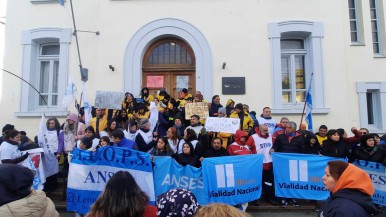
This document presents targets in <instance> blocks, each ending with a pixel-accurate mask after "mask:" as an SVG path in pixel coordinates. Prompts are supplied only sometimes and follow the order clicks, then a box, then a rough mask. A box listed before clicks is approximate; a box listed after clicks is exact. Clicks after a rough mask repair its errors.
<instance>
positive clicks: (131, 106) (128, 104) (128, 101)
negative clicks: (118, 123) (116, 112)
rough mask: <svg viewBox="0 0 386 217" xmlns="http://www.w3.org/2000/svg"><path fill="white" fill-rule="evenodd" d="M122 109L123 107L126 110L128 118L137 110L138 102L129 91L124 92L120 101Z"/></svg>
mask: <svg viewBox="0 0 386 217" xmlns="http://www.w3.org/2000/svg"><path fill="white" fill-rule="evenodd" d="M122 109H125V110H126V111H127V115H128V117H129V118H132V117H133V115H134V114H135V113H136V112H137V110H138V104H137V101H136V100H135V98H134V96H133V94H131V93H129V92H127V93H125V98H124V99H123V101H122Z"/></svg>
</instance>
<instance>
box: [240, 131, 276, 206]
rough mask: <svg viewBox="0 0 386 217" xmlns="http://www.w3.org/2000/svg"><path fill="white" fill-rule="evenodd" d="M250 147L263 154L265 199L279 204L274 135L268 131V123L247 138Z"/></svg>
mask: <svg viewBox="0 0 386 217" xmlns="http://www.w3.org/2000/svg"><path fill="white" fill-rule="evenodd" d="M247 144H248V146H249V147H252V150H256V153H257V154H262V155H263V157H264V158H263V178H262V186H263V190H264V196H265V201H267V202H268V203H270V204H272V205H277V202H276V197H275V189H274V177H273V167H272V156H271V153H270V150H271V148H272V136H271V135H270V134H269V133H268V127H267V126H266V125H259V127H258V129H256V132H255V133H254V134H253V135H252V136H250V137H249V138H248V140H247Z"/></svg>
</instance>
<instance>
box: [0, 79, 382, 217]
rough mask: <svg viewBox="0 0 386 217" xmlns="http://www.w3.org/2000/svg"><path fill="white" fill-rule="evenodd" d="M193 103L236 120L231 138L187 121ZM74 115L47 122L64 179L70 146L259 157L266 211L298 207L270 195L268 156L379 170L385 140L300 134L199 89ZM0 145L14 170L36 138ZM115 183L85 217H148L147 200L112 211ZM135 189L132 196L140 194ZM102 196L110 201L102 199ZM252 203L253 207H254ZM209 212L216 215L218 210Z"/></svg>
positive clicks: (187, 160) (8, 138)
mask: <svg viewBox="0 0 386 217" xmlns="http://www.w3.org/2000/svg"><path fill="white" fill-rule="evenodd" d="M150 102H154V103H155V105H156V107H157V112H158V120H157V123H155V127H154V129H151V123H150V121H151V120H150V119H149V117H150V110H149V107H150ZM192 102H203V103H207V105H208V110H209V116H210V117H218V118H238V119H240V126H239V130H237V131H236V133H235V134H231V133H226V132H208V131H207V130H206V129H205V119H202V118H200V116H198V115H196V114H194V115H192V116H190V117H186V115H185V105H186V104H187V103H192ZM78 107H79V106H78ZM78 112H79V115H77V114H75V113H72V114H70V115H68V117H67V118H66V120H65V121H64V123H62V124H60V123H59V121H58V119H57V118H54V117H53V118H49V119H48V120H47V123H46V127H47V129H48V133H47V138H46V143H47V145H48V146H50V150H52V153H53V154H54V156H55V157H56V158H57V159H58V161H56V163H58V162H60V161H59V160H60V159H64V160H62V161H63V164H64V173H68V167H69V163H68V160H67V159H68V158H69V156H71V155H70V153H71V151H72V150H73V149H74V148H80V149H84V150H89V151H95V150H96V149H98V148H100V147H103V146H113V147H121V148H128V149H133V150H138V151H142V152H147V153H149V154H151V156H152V158H153V157H154V156H171V157H172V158H174V159H175V160H176V162H177V163H179V164H181V165H183V166H186V165H190V166H193V167H200V166H201V162H202V160H203V159H204V158H209V157H221V156H234V155H245V154H262V155H263V157H264V158H263V181H262V183H263V184H262V186H263V191H264V199H265V200H266V201H267V202H269V203H271V204H273V205H277V204H278V203H280V205H281V206H282V207H283V208H284V207H286V206H288V205H293V206H298V203H297V201H296V200H295V199H292V198H276V197H275V190H274V184H273V183H274V176H273V165H272V157H271V154H272V153H273V152H284V153H303V154H315V155H323V156H331V157H338V158H348V159H349V162H353V161H354V160H356V159H359V160H366V161H373V162H378V163H382V164H384V165H386V146H384V145H385V139H386V137H385V135H384V136H382V137H380V136H379V135H378V134H375V133H370V132H369V131H368V130H367V129H365V128H361V129H359V130H358V129H356V128H355V127H353V128H351V132H352V133H353V135H354V136H352V137H349V136H348V135H347V132H346V131H345V130H344V129H342V128H337V129H328V127H327V126H325V125H321V126H320V127H319V130H318V132H316V133H315V134H314V133H313V132H310V131H308V130H306V129H305V126H304V125H301V126H300V127H299V128H298V126H297V124H296V123H295V122H294V121H290V120H289V119H288V118H287V117H282V118H281V119H280V122H279V123H277V122H276V120H275V119H274V118H273V117H272V116H271V109H270V108H269V107H264V108H263V110H262V113H261V115H260V116H257V115H256V112H254V111H249V106H248V105H246V104H242V103H237V104H236V102H235V101H234V100H232V99H228V100H227V102H226V105H225V106H223V105H222V104H221V103H220V97H219V96H218V95H215V96H213V97H212V101H211V102H206V101H205V100H204V97H203V95H202V94H201V92H200V91H197V92H196V93H195V94H194V96H193V95H192V94H190V93H188V90H187V89H182V90H181V91H180V92H179V96H178V98H177V99H174V98H171V96H170V95H169V94H168V93H167V92H166V91H165V90H160V91H159V93H158V94H157V95H156V96H153V95H151V94H150V93H149V89H148V88H146V87H145V88H143V89H142V90H141V96H140V97H139V98H135V97H134V96H133V94H131V93H126V94H125V97H124V99H123V100H122V108H121V110H112V109H105V108H95V109H93V111H92V114H93V118H92V119H91V120H89V121H88V123H86V122H85V116H84V110H83V109H82V108H79V109H78ZM0 141H1V143H0V144H1V145H0V160H1V162H2V163H3V164H19V163H20V162H22V161H24V160H25V159H26V158H27V157H28V153H27V154H24V155H21V150H28V149H32V148H36V147H38V145H37V139H36V137H35V139H34V140H31V139H29V138H28V137H27V136H26V133H25V132H22V131H17V130H16V129H15V127H14V126H13V125H11V124H7V125H5V126H4V128H3V136H2V137H1V138H0ZM125 178H127V179H130V177H129V174H125V173H122V174H121V173H119V174H118V175H117V177H116V179H118V180H119V179H125ZM46 180H47V181H46V183H45V184H44V191H46V192H51V191H54V190H55V188H56V185H57V174H53V175H51V176H49V177H47V178H46ZM114 181H116V180H115V179H113V178H112V179H110V181H109V183H108V184H107V186H106V190H105V191H104V192H103V194H101V196H100V198H99V199H98V201H97V202H96V203H95V204H94V205H93V207H92V208H91V211H90V213H89V214H88V216H114V215H108V214H105V213H104V211H103V209H104V208H103V207H105V206H115V207H111V209H114V210H115V211H116V212H117V213H118V212H130V213H137V214H138V213H142V215H143V214H144V213H147V212H148V211H147V209H149V212H153V211H152V208H146V207H147V206H146V205H144V204H147V202H148V198H147V197H146V195H142V196H138V197H139V198H136V200H141V201H139V202H138V204H139V205H138V206H136V207H132V208H131V209H132V210H122V209H123V208H122V207H118V206H117V204H116V203H115V202H114V199H113V198H111V197H113V195H114V194H115V193H114V191H116V190H121V188H122V186H120V187H119V189H114V186H112V185H113V183H114ZM108 189H109V190H108ZM131 190H133V189H131ZM136 191H137V193H138V192H140V189H139V190H136ZM125 193H127V194H130V192H123V191H122V192H119V194H122V196H124V195H123V194H125ZM107 197H108V198H109V199H106V198H107ZM165 197H168V195H167V194H166V195H165ZM126 202H127V201H126ZM105 203H108V204H105ZM253 203H255V204H258V201H254V202H253ZM114 204H115V205H114ZM140 206H142V207H140ZM165 206H166V205H165ZM144 207H145V208H144ZM212 208H213V210H216V209H221V207H212ZM159 209H160V206H158V210H159ZM205 209H208V210H209V209H210V208H208V207H206V208H205ZM227 209H228V208H227ZM208 212H209V211H208ZM158 213H160V211H158ZM161 213H162V212H161ZM161 216H162V215H161ZM165 216H167V215H165ZM202 216H205V215H202Z"/></svg>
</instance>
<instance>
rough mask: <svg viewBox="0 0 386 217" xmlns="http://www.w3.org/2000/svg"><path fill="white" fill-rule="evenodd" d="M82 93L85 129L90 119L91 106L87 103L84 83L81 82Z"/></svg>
mask: <svg viewBox="0 0 386 217" xmlns="http://www.w3.org/2000/svg"><path fill="white" fill-rule="evenodd" d="M82 89H83V90H82V93H83V99H84V105H83V107H84V123H85V124H86V127H88V124H89V122H90V120H91V118H92V115H91V105H90V102H89V101H88V97H87V94H86V82H83V85H82Z"/></svg>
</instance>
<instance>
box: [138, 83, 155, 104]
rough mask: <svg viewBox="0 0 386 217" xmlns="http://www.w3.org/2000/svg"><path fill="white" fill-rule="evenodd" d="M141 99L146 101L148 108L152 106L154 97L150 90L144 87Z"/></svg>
mask: <svg viewBox="0 0 386 217" xmlns="http://www.w3.org/2000/svg"><path fill="white" fill-rule="evenodd" d="M141 99H142V100H143V101H144V103H145V105H146V106H149V105H150V102H152V101H153V99H154V97H153V95H151V94H150V92H149V88H147V87H144V88H142V90H141Z"/></svg>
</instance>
